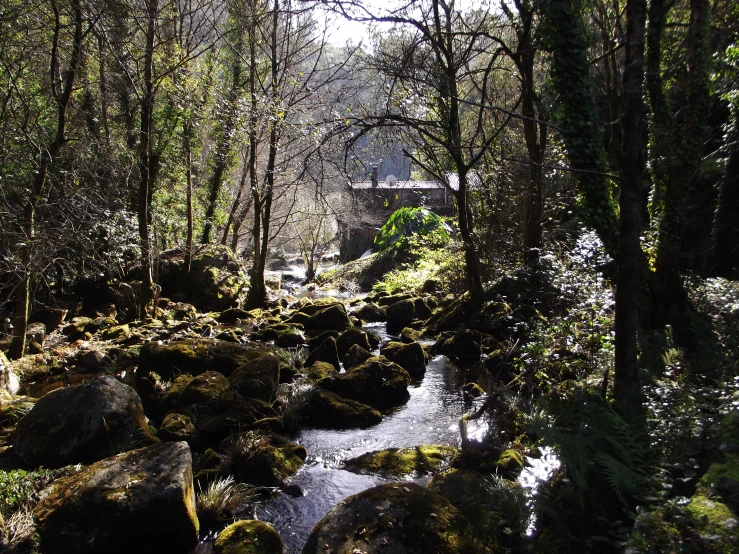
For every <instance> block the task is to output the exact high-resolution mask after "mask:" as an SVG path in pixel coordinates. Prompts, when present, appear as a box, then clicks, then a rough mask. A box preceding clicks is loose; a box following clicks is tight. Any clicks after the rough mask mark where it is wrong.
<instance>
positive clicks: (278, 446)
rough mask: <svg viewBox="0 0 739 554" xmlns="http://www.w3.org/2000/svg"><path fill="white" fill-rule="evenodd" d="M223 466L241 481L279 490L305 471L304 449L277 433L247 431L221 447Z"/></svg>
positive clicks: (230, 437)
mask: <svg viewBox="0 0 739 554" xmlns="http://www.w3.org/2000/svg"><path fill="white" fill-rule="evenodd" d="M219 450H220V451H221V452H223V453H224V457H223V458H222V460H223V464H224V465H225V466H227V468H228V471H230V472H231V473H232V474H233V475H234V476H235V477H236V478H237V479H238V480H239V481H242V482H246V483H251V484H253V485H259V486H267V487H272V486H279V485H282V483H283V482H284V481H285V479H287V478H288V477H292V476H293V475H295V474H296V473H297V472H298V470H299V469H300V468H301V467H303V463H304V462H305V459H306V457H307V456H308V453H307V452H306V450H305V447H304V446H301V445H299V444H295V443H292V442H290V441H288V440H287V439H286V438H284V437H282V436H280V435H277V434H274V433H262V432H259V431H246V432H243V433H236V434H233V435H231V436H229V437H226V438H225V439H224V440H223V441H222V442H221V445H220V447H219Z"/></svg>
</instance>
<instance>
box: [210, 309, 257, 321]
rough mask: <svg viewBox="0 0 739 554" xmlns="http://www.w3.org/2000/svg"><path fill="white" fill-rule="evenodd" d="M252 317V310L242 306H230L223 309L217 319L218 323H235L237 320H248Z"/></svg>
mask: <svg viewBox="0 0 739 554" xmlns="http://www.w3.org/2000/svg"><path fill="white" fill-rule="evenodd" d="M250 319H252V315H251V313H250V312H247V311H246V310H242V309H241V308H229V309H227V310H224V311H222V312H221V313H220V314H219V315H218V317H217V318H216V321H218V323H226V324H233V323H236V322H237V321H247V320H250Z"/></svg>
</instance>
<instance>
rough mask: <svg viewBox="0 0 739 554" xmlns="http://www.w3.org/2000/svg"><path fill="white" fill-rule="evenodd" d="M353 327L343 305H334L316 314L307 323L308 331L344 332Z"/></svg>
mask: <svg viewBox="0 0 739 554" xmlns="http://www.w3.org/2000/svg"><path fill="white" fill-rule="evenodd" d="M351 326H352V323H351V321H349V316H348V315H347V313H346V308H345V307H344V305H343V304H333V305H331V306H328V307H327V308H323V309H322V310H320V311H318V312H316V313H314V314H313V315H312V316H310V318H309V319H308V320H307V321H306V322H305V328H306V329H308V330H317V329H322V330H327V331H329V330H331V331H343V330H344V329H349V328H350V327H351Z"/></svg>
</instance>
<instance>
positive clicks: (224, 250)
mask: <svg viewBox="0 0 739 554" xmlns="http://www.w3.org/2000/svg"><path fill="white" fill-rule="evenodd" d="M176 272H177V273H179V275H178V277H179V279H178V280H179V281H180V282H183V281H184V287H183V288H181V289H180V290H181V291H182V292H181V293H180V294H179V296H184V298H187V299H188V300H190V301H191V302H192V303H193V304H194V305H195V307H196V308H198V309H199V310H201V311H204V312H220V311H224V310H227V309H229V308H236V307H238V305H239V304H240V303H241V300H242V299H243V297H244V295H245V294H246V291H247V290H248V286H249V285H248V279H247V276H246V273H245V272H244V271H243V269H242V267H241V265H240V264H239V261H238V260H237V259H236V256H235V255H234V253H233V252H232V251H231V249H230V248H228V247H227V246H208V247H205V248H204V249H203V250H201V251H200V252H198V253H197V254H196V255H195V256H194V257H193V259H192V264H191V266H190V272H189V273H188V274H187V275H184V266H182V265H177V269H176ZM183 278H184V279H183Z"/></svg>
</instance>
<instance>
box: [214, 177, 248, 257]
mask: <svg viewBox="0 0 739 554" xmlns="http://www.w3.org/2000/svg"><path fill="white" fill-rule="evenodd" d="M248 173H249V165H248V164H244V169H243V171H242V172H241V181H240V182H239V190H238V192H237V193H236V198H234V202H233V205H232V206H231V210H230V211H229V212H228V221H226V226H225V227H224V228H223V236H222V237H221V244H222V245H224V246H225V244H226V242H227V241H228V233H229V231H230V230H231V225H233V223H234V220H235V219H236V214H237V212H238V210H239V206H240V205H241V196H242V195H243V193H244V188H246V179H247V177H248ZM234 252H235V250H234Z"/></svg>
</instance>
